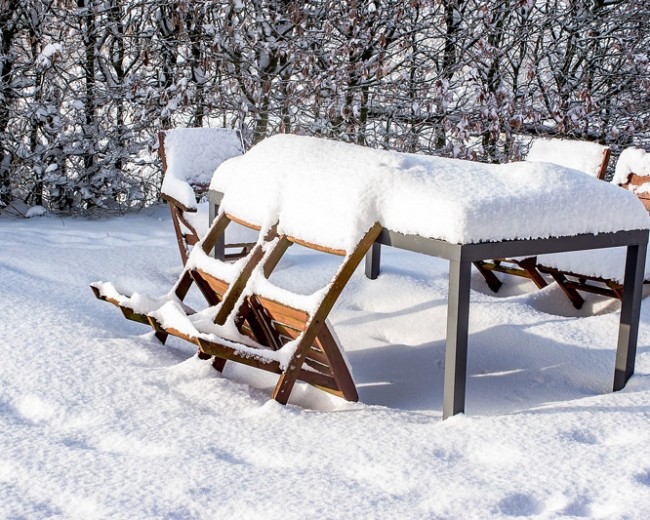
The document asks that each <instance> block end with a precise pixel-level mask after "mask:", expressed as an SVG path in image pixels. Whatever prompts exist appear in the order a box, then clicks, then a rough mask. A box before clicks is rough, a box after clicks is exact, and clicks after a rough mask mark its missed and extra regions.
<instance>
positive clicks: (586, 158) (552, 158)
mask: <svg viewBox="0 0 650 520" xmlns="http://www.w3.org/2000/svg"><path fill="white" fill-rule="evenodd" d="M605 150H607V147H606V146H603V145H602V144H598V143H590V142H588V141H571V140H568V139H535V140H533V143H532V145H531V147H530V150H528V155H527V156H526V161H527V162H548V163H553V164H559V165H560V166H566V167H567V168H572V169H574V170H578V171H580V172H584V173H587V174H589V175H591V176H593V177H598V175H599V174H600V168H601V165H602V162H603V156H604V154H605Z"/></svg>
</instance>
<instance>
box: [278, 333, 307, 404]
mask: <svg viewBox="0 0 650 520" xmlns="http://www.w3.org/2000/svg"><path fill="white" fill-rule="evenodd" d="M307 348H308V345H307V343H306V342H304V341H303V342H301V344H300V345H298V348H296V352H295V353H294V355H293V357H292V358H291V360H290V361H289V366H288V367H287V369H286V370H285V371H284V372H282V374H280V378H279V379H278V382H277V384H276V385H275V389H274V390H273V395H272V397H273V399H275V400H276V401H277V402H278V403H280V404H287V402H288V401H289V396H290V395H291V391H292V390H293V387H294V385H295V384H296V381H297V380H298V375H299V374H300V369H301V368H302V364H303V363H304V361H305V357H306V356H305V353H306V349H307Z"/></svg>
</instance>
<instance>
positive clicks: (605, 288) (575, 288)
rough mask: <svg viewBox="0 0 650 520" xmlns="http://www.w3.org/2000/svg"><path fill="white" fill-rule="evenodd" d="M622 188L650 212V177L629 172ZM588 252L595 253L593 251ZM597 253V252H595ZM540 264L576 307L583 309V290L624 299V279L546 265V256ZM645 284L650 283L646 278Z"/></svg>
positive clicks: (621, 185) (541, 269) (543, 271)
mask: <svg viewBox="0 0 650 520" xmlns="http://www.w3.org/2000/svg"><path fill="white" fill-rule="evenodd" d="M618 185H619V186H620V187H621V188H624V189H626V190H629V191H632V192H633V193H634V194H635V195H636V196H637V197H638V198H639V200H640V201H641V202H642V203H643V205H644V206H645V208H646V210H647V211H648V212H649V213H650V193H649V192H648V189H650V177H648V176H642V175H638V174H636V173H629V174H628V175H627V179H626V180H625V181H624V182H623V183H622V184H618ZM588 254H591V255H593V254H594V253H593V252H589V253H588ZM595 254H597V253H595ZM539 262H540V265H538V266H537V269H539V271H540V272H542V273H546V274H549V275H550V276H551V277H552V278H553V280H555V282H556V283H557V284H558V285H559V286H560V288H561V289H562V291H563V292H564V294H565V295H566V296H567V298H569V300H570V301H571V303H572V304H573V306H574V307H575V308H576V309H581V308H582V306H583V305H584V302H585V300H584V298H583V297H582V295H581V294H580V293H581V292H586V293H591V294H598V295H600V296H606V297H608V298H615V299H618V300H621V301H623V281H622V280H615V279H612V278H606V277H603V276H593V275H585V274H580V273H576V272H573V271H569V270H563V269H558V268H557V267H550V266H548V265H544V264H543V262H544V258H543V257H541V258H540V259H539ZM643 283H644V284H648V283H650V280H648V279H647V278H646V280H644V282H643Z"/></svg>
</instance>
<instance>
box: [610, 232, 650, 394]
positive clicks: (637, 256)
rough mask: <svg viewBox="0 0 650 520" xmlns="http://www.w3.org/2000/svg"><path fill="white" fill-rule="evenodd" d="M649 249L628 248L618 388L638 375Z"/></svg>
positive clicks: (644, 246) (615, 372)
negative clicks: (647, 252)
mask: <svg viewBox="0 0 650 520" xmlns="http://www.w3.org/2000/svg"><path fill="white" fill-rule="evenodd" d="M646 249H647V246H646V245H645V244H642V245H633V246H628V248H627V258H626V260H625V280H624V282H623V304H622V306H621V323H620V325H619V329H618V348H617V350H616V369H615V371H614V391H616V390H621V389H622V388H623V387H625V384H626V383H627V381H628V379H630V377H632V374H634V361H635V358H636V344H637V335H638V332H639V314H640V312H641V293H642V291H643V274H644V271H645V257H646Z"/></svg>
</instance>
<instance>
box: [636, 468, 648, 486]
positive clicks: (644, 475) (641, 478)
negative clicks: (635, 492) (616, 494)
mask: <svg viewBox="0 0 650 520" xmlns="http://www.w3.org/2000/svg"><path fill="white" fill-rule="evenodd" d="M636 481H637V482H638V483H639V484H643V485H644V486H648V487H650V469H646V470H645V471H642V472H641V473H639V474H637V476H636Z"/></svg>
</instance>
